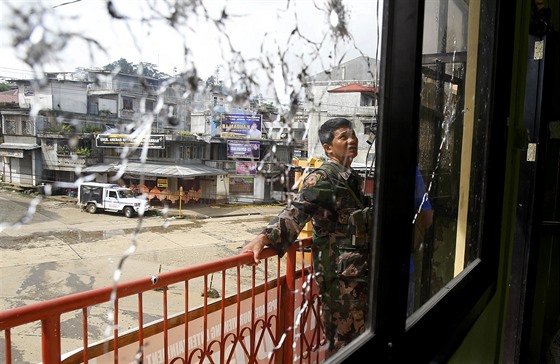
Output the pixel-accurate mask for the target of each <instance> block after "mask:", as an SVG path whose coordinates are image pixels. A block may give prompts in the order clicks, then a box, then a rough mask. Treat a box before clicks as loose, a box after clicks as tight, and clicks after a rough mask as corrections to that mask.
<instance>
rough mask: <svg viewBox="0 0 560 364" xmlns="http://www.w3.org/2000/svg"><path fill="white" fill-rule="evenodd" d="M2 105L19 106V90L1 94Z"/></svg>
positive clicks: (0, 101)
mask: <svg viewBox="0 0 560 364" xmlns="http://www.w3.org/2000/svg"><path fill="white" fill-rule="evenodd" d="M0 103H5V104H17V103H18V89H17V88H16V89H13V90H8V91H2V92H0Z"/></svg>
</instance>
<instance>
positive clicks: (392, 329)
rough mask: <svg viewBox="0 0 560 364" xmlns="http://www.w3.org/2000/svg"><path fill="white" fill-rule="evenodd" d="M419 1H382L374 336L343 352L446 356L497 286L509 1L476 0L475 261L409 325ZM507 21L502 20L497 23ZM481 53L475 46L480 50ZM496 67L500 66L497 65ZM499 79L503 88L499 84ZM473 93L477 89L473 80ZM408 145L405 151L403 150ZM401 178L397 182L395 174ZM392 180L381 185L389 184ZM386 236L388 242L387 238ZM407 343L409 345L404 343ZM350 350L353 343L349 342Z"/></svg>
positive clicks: (414, 358)
mask: <svg viewBox="0 0 560 364" xmlns="http://www.w3.org/2000/svg"><path fill="white" fill-rule="evenodd" d="M424 6H425V2H424V1H419V2H409V1H406V0H394V1H384V4H383V8H384V9H383V31H382V51H381V54H382V63H381V69H380V75H381V76H380V77H381V78H380V106H379V111H380V113H379V115H380V119H381V120H382V122H380V123H379V126H378V134H377V135H378V138H377V145H376V150H377V158H376V166H375V169H376V171H377V172H376V174H377V175H376V181H375V185H376V187H375V190H376V195H377V199H376V212H375V219H376V227H375V231H374V241H375V242H380V243H379V244H378V245H379V246H376V247H375V249H376V252H375V253H376V254H374V256H375V257H377V258H376V260H375V261H374V262H372V263H373V264H374V265H373V266H374V267H376V272H374V274H375V276H374V277H375V282H374V294H375V296H374V298H373V299H374V301H373V306H374V307H373V312H374V321H373V332H374V334H373V336H368V337H366V339H364V340H363V341H361V342H360V343H359V346H357V348H356V347H352V348H351V353H345V355H344V356H345V357H350V358H351V359H353V358H358V357H363V356H364V355H368V356H371V353H374V357H375V358H376V359H381V361H382V362H429V361H431V360H434V359H435V360H436V361H437V360H441V361H445V360H447V359H449V358H450V357H451V355H452V354H453V352H454V351H455V350H456V349H457V347H458V345H459V344H460V342H461V340H462V338H463V337H464V335H465V334H466V332H467V331H468V330H469V328H470V327H471V326H472V324H473V323H474V322H475V320H476V319H477V318H478V316H479V315H480V314H481V312H482V310H483V309H484V308H485V307H486V305H487V304H488V302H489V301H490V299H491V298H492V296H493V294H494V293H495V291H496V286H497V278H498V265H499V248H500V238H501V234H500V233H501V231H500V229H501V224H499V223H496V221H501V220H500V217H501V215H502V204H503V184H504V181H505V177H504V176H505V161H506V146H507V143H506V137H505V136H506V129H507V115H508V108H509V99H508V96H509V95H507V92H502V93H499V92H498V90H500V89H501V90H504V89H505V90H507V89H508V87H507V86H508V85H509V84H510V82H511V66H512V63H511V62H512V61H511V59H508V56H509V55H510V54H511V52H510V50H511V49H512V44H511V41H510V40H507V39H502V37H500V35H504V36H505V37H507V34H508V32H511V31H512V28H513V23H512V22H511V21H510V20H509V19H513V16H511V14H512V13H513V12H514V9H512V7H508V6H500V1H499V0H488V1H481V6H484V7H486V8H489V9H495V10H494V11H493V13H494V17H493V19H492V20H494V22H491V23H490V24H482V21H481V27H482V26H486V27H490V29H493V31H494V34H495V39H494V44H493V54H492V56H493V57H494V60H493V62H492V63H491V67H490V68H491V72H492V80H491V81H490V82H489V86H490V87H489V89H488V100H487V101H488V104H489V107H490V110H489V112H488V115H489V119H490V120H491V121H492V122H491V124H490V126H489V128H488V141H487V148H488V152H487V159H486V162H487V165H486V167H487V171H486V189H485V201H484V202H485V209H484V211H483V213H482V214H481V217H480V218H481V219H482V224H483V225H482V230H481V241H480V253H479V258H478V259H477V260H476V261H475V262H474V263H472V264H470V265H469V266H467V267H466V268H465V269H464V270H463V272H461V273H460V274H459V275H458V277H457V278H456V279H454V280H453V281H452V282H450V283H449V284H448V285H447V286H446V287H447V288H448V289H444V290H441V291H440V292H439V293H437V294H436V295H435V296H434V297H433V298H432V299H431V300H430V301H429V302H428V303H427V304H425V305H424V306H423V307H421V308H420V309H419V311H418V312H417V313H415V314H414V315H413V316H411V318H409V320H408V322H407V318H406V302H407V293H408V279H409V275H408V267H409V261H410V241H412V237H413V225H412V224H411V223H410V224H407V223H403V222H406V221H412V220H413V215H414V209H413V208H403V206H404V207H406V206H409V205H411V202H410V201H414V171H415V166H416V163H417V149H418V130H419V120H420V118H419V110H420V100H419V95H420V83H421V76H422V38H423V21H424ZM500 19H507V21H498V20H500ZM477 51H478V52H479V55H480V49H479V50H477ZM497 65H499V67H498V66H497ZM498 85H499V86H498ZM477 91H478V86H477ZM405 146H408V147H405ZM395 176H403V177H402V178H394V177H395ZM386 181H388V182H387V183H385V182H386ZM382 242H390V243H388V244H383V243H382ZM405 348H406V349H405ZM349 349H350V348H349Z"/></svg>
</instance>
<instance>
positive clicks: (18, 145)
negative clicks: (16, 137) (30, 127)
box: [0, 143, 41, 150]
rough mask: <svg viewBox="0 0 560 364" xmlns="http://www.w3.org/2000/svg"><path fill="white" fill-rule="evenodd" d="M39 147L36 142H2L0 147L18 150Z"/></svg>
mask: <svg viewBox="0 0 560 364" xmlns="http://www.w3.org/2000/svg"><path fill="white" fill-rule="evenodd" d="M37 148H41V147H40V146H39V145H37V144H21V143H2V144H0V149H19V150H33V149H37Z"/></svg>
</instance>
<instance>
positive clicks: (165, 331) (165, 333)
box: [163, 286, 188, 363]
mask: <svg viewBox="0 0 560 364" xmlns="http://www.w3.org/2000/svg"><path fill="white" fill-rule="evenodd" d="M167 319H168V317H167V286H165V287H163V347H164V350H163V362H164V363H169V357H168V356H169V351H168V350H167V348H168V347H169V331H168V330H169V329H168V321H167ZM185 325H188V322H186V323H185Z"/></svg>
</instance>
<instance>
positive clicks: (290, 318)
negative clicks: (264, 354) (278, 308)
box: [282, 244, 299, 363]
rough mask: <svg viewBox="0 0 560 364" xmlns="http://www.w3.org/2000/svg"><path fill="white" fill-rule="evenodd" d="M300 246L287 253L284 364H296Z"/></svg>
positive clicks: (283, 298)
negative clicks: (297, 275) (297, 259)
mask: <svg viewBox="0 0 560 364" xmlns="http://www.w3.org/2000/svg"><path fill="white" fill-rule="evenodd" d="M298 247H299V244H294V245H292V247H291V248H290V249H289V250H288V251H287V252H286V286H285V287H282V288H283V289H282V302H283V303H284V304H285V305H286V306H285V307H286V309H285V310H283V311H284V320H282V321H283V322H282V326H283V328H284V333H285V334H286V337H285V339H284V343H283V348H282V353H283V362H284V363H293V362H294V350H293V348H294V310H295V297H296V295H295V290H296V274H295V273H296V250H297V248H298Z"/></svg>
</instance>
